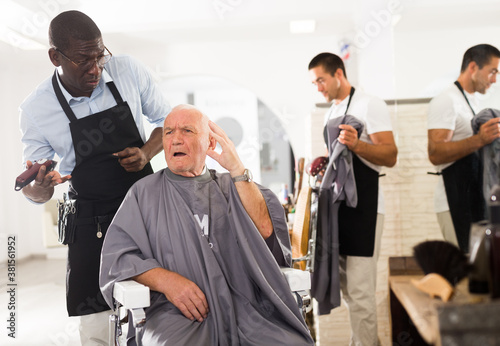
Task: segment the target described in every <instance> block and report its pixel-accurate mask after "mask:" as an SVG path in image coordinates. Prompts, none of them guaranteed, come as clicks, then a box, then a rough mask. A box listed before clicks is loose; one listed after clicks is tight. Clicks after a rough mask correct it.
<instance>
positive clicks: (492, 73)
mask: <svg viewBox="0 0 500 346" xmlns="http://www.w3.org/2000/svg"><path fill="white" fill-rule="evenodd" d="M499 61H500V59H499V58H496V57H492V58H491V59H490V61H489V63H488V64H486V65H484V66H483V68H481V69H477V70H476V71H475V72H474V73H473V74H472V84H473V87H474V91H476V92H478V93H481V94H485V93H486V90H488V88H489V87H490V86H491V84H493V83H496V81H497V73H498V62H499Z"/></svg>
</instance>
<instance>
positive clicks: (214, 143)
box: [208, 136, 217, 150]
mask: <svg viewBox="0 0 500 346" xmlns="http://www.w3.org/2000/svg"><path fill="white" fill-rule="evenodd" d="M216 147H217V141H216V140H215V138H213V137H212V136H210V137H208V149H212V150H215V148H216Z"/></svg>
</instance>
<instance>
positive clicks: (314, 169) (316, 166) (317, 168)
mask: <svg viewBox="0 0 500 346" xmlns="http://www.w3.org/2000/svg"><path fill="white" fill-rule="evenodd" d="M327 164H328V157H326V156H319V157H317V158H315V159H314V160H312V162H311V163H309V164H308V165H307V167H306V172H307V174H309V175H310V176H312V177H315V176H317V175H318V174H319V173H320V172H321V171H322V170H323V169H325V168H326V165H327Z"/></svg>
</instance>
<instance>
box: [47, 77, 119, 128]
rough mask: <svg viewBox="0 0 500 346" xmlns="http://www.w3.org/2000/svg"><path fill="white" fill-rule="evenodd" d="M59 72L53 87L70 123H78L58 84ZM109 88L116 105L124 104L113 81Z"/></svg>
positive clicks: (53, 78)
mask: <svg viewBox="0 0 500 346" xmlns="http://www.w3.org/2000/svg"><path fill="white" fill-rule="evenodd" d="M56 74H57V70H56V71H55V72H54V75H53V76H52V86H53V87H54V91H55V93H56V97H57V100H58V101H59V104H60V105H61V107H62V109H63V110H64V113H65V114H66V116H67V117H68V119H69V121H70V122H73V121H77V120H78V119H77V118H76V115H75V113H74V112H73V110H72V109H71V107H70V106H69V104H68V102H67V101H66V99H65V98H64V95H63V93H62V91H61V88H60V87H59V83H58V82H57V76H56ZM106 85H107V86H108V88H109V90H110V91H111V93H112V94H113V97H114V98H115V101H116V103H117V104H118V103H122V102H123V99H122V96H121V95H120V93H119V92H118V89H117V88H116V85H115V83H114V82H113V81H110V82H108V83H106Z"/></svg>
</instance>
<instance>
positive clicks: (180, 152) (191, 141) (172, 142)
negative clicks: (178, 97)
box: [163, 105, 216, 177]
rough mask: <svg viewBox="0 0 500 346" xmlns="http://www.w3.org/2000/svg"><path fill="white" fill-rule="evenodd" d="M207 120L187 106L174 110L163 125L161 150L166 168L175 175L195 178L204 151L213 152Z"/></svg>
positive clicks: (200, 166)
mask: <svg viewBox="0 0 500 346" xmlns="http://www.w3.org/2000/svg"><path fill="white" fill-rule="evenodd" d="M215 145H216V144H215V140H214V139H213V138H211V137H210V128H209V127H208V117H207V116H206V115H205V114H203V113H202V112H201V111H200V110H199V109H197V108H196V107H194V106H191V105H179V106H176V107H175V108H174V109H172V111H171V112H170V114H169V115H168V116H167V118H166V119H165V122H164V124H163V149H164V151H165V160H166V161H167V165H168V168H169V169H170V170H171V171H172V172H174V173H175V174H178V175H182V176H186V177H193V176H198V175H200V174H201V172H202V171H203V167H204V166H205V158H206V156H207V151H208V149H214V148H215Z"/></svg>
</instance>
